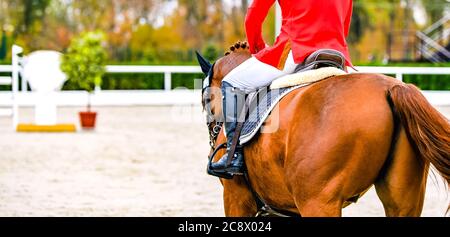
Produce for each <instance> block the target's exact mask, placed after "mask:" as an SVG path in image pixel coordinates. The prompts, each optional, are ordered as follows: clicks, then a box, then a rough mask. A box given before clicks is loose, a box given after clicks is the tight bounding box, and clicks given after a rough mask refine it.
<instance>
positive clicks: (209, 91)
mask: <svg viewBox="0 0 450 237" xmlns="http://www.w3.org/2000/svg"><path fill="white" fill-rule="evenodd" d="M250 57H251V53H250V50H249V48H248V45H247V43H246V42H244V43H241V42H237V43H236V44H234V45H233V46H231V47H230V51H228V52H226V53H225V55H224V56H223V57H221V58H219V59H218V60H217V61H216V62H215V63H213V64H211V63H210V62H209V61H208V60H207V59H205V58H204V57H203V56H202V55H200V53H198V52H197V60H198V63H199V65H200V67H201V69H202V72H203V73H204V74H205V79H204V81H203V89H202V105H203V109H204V110H205V111H206V113H207V124H208V129H209V130H210V133H211V132H212V131H213V130H214V129H215V128H214V127H215V126H216V125H217V122H221V121H223V114H222V91H221V89H220V88H221V86H222V80H223V78H224V77H225V76H226V75H227V74H228V73H230V71H231V70H233V69H234V68H236V67H237V66H238V65H239V64H241V63H243V62H244V61H245V60H247V59H248V58H250ZM217 129H218V128H216V130H217ZM217 132H218V131H217Z"/></svg>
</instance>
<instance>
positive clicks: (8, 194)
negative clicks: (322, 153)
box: [0, 107, 450, 216]
mask: <svg viewBox="0 0 450 237" xmlns="http://www.w3.org/2000/svg"><path fill="white" fill-rule="evenodd" d="M439 109H440V110H441V111H442V112H443V113H444V114H446V116H448V117H450V107H448V108H439ZM79 110H80V108H60V109H59V122H73V123H77V124H78V121H77V119H78V118H77V111H79ZM96 110H97V111H98V112H99V118H98V128H97V129H96V131H93V132H78V133H75V134H46V133H39V134H25V133H16V132H13V131H12V127H11V119H10V118H4V117H1V118H0V216H223V206H222V187H221V185H220V183H219V181H218V180H217V179H216V178H214V177H212V176H208V175H206V172H205V167H206V155H207V152H208V136H207V132H206V128H205V126H204V124H203V120H202V118H203V116H202V114H201V110H200V108H199V107H101V108H96ZM32 113H33V110H32V109H22V110H21V118H20V120H21V122H31V121H32V119H33V114H32ZM180 113H181V114H182V116H181V118H178V115H179V114H180ZM447 200H448V199H447V193H446V191H445V189H444V188H443V184H442V183H438V184H435V183H434V182H433V181H432V180H431V179H429V182H428V187H427V192H426V197H425V206H424V210H423V213H422V216H444V213H445V210H446V205H447V203H448V201H447ZM343 213H344V216H384V210H383V208H382V205H381V202H380V201H379V200H378V197H377V196H376V194H375V191H374V189H371V190H370V191H369V192H368V193H367V194H366V195H365V196H364V197H363V198H362V199H361V200H360V201H359V202H358V203H357V204H353V205H351V206H350V207H347V208H345V209H344V211H343Z"/></svg>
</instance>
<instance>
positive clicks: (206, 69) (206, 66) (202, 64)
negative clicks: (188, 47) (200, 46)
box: [195, 51, 211, 76]
mask: <svg viewBox="0 0 450 237" xmlns="http://www.w3.org/2000/svg"><path fill="white" fill-rule="evenodd" d="M195 54H197V61H198V64H199V65H200V67H201V68H202V72H203V74H205V76H208V73H209V70H211V63H210V62H209V61H208V60H206V59H205V58H204V57H203V56H202V55H200V53H199V52H198V51H195Z"/></svg>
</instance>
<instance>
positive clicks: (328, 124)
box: [211, 50, 450, 216]
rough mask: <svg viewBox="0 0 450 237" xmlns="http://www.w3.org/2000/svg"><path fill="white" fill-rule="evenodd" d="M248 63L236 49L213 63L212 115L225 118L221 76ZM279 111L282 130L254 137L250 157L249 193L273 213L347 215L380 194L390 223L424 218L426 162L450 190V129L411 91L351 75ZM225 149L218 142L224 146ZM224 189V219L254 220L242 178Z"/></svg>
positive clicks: (304, 91) (305, 92)
mask: <svg viewBox="0 0 450 237" xmlns="http://www.w3.org/2000/svg"><path fill="white" fill-rule="evenodd" d="M248 57H249V54H248V53H247V52H246V51H245V50H236V51H235V52H233V53H231V54H230V55H228V56H226V57H224V58H222V59H220V60H219V61H217V62H216V64H215V68H214V72H215V75H214V78H213V79H212V87H216V89H217V90H214V91H215V92H214V93H213V95H212V96H211V105H212V112H213V113H216V114H220V113H221V102H220V100H221V95H220V90H218V88H219V87H220V83H221V80H222V79H223V76H225V75H226V74H227V73H228V72H229V71H231V70H232V69H233V68H234V67H235V66H237V65H239V63H241V62H242V61H244V60H245V59H246V58H248ZM218 93H219V94H218ZM277 107H278V111H279V113H273V114H271V115H270V116H269V118H268V120H272V119H277V118H275V116H277V115H278V116H279V129H278V130H277V131H276V132H273V133H261V134H259V135H257V136H256V137H255V138H253V140H252V141H251V142H250V143H248V144H246V147H245V149H244V154H245V160H246V165H247V168H248V173H249V177H250V182H251V185H252V187H253V188H254V189H255V191H256V192H257V193H258V194H259V195H260V196H261V197H262V198H263V199H264V200H265V201H266V202H267V203H268V204H270V205H272V206H273V207H276V208H279V209H284V210H289V211H292V212H296V213H300V214H301V215H302V216H340V215H341V210H342V208H343V207H345V206H346V205H348V204H349V203H350V201H351V200H352V199H353V198H354V197H357V196H359V195H361V194H362V193H364V192H365V191H367V189H369V188H370V187H371V186H372V185H375V187H376V191H377V194H378V196H379V197H380V199H381V201H382V203H383V205H384V208H385V212H386V215H388V216H418V215H420V213H421V211H422V206H423V199H424V193H425V186H426V179H427V171H428V165H429V163H430V162H431V163H432V164H433V165H434V166H435V167H436V168H437V170H438V171H439V172H440V174H441V175H442V176H443V177H444V178H445V180H446V181H447V182H448V181H449V177H450V168H449V167H450V157H449V154H450V145H449V144H450V135H449V134H450V125H449V123H448V121H447V120H446V119H445V118H444V117H443V116H442V115H441V114H440V113H439V112H437V111H436V110H435V109H434V108H433V107H432V106H431V105H430V104H429V103H428V102H427V101H426V99H425V98H424V97H423V96H422V95H421V93H420V91H419V90H418V89H417V88H415V87H414V86H412V85H405V84H404V83H402V82H399V81H397V80H395V79H393V78H391V77H387V76H383V75H377V74H349V75H343V76H337V77H333V78H329V79H327V80H324V81H320V82H317V83H315V84H313V85H310V86H307V87H305V88H300V89H297V90H295V91H293V92H291V93H290V94H289V95H287V96H286V97H284V98H283V99H282V100H281V101H280V103H279V104H278V105H277ZM396 121H397V122H396ZM223 142H225V137H224V136H223V133H221V135H220V136H219V137H218V140H217V144H220V143H223ZM222 152H223V151H222ZM222 154H223V153H222ZM222 154H220V153H219V154H218V155H217V156H216V157H217V158H218V157H221V155H222ZM221 182H222V184H223V188H224V205H225V214H226V215H227V216H253V215H254V214H255V213H256V204H255V201H254V197H253V196H252V194H251V193H250V191H249V189H248V187H247V185H246V183H245V181H244V179H243V178H242V177H235V178H233V179H232V180H221Z"/></svg>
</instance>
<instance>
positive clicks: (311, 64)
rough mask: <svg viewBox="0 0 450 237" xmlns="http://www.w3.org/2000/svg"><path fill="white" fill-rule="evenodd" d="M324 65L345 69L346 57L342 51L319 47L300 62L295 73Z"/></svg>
mask: <svg viewBox="0 0 450 237" xmlns="http://www.w3.org/2000/svg"><path fill="white" fill-rule="evenodd" d="M322 67H335V68H338V69H341V70H343V71H345V57H344V55H343V54H342V53H341V52H339V51H337V50H334V49H319V50H317V51H315V52H314V53H312V54H311V55H309V56H308V57H307V58H306V59H305V61H304V62H303V63H302V64H299V65H298V66H297V67H296V68H295V71H294V73H299V72H304V71H308V70H314V69H318V68H322Z"/></svg>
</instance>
